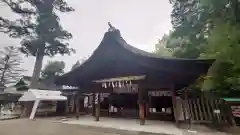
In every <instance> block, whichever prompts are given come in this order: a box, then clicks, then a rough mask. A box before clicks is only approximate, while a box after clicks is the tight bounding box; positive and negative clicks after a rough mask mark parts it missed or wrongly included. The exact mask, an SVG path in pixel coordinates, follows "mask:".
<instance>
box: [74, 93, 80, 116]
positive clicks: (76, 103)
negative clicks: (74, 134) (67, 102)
mask: <svg viewBox="0 0 240 135" xmlns="http://www.w3.org/2000/svg"><path fill="white" fill-rule="evenodd" d="M75 105H76V119H79V117H80V112H79V107H80V96H79V93H77V95H76V99H75Z"/></svg>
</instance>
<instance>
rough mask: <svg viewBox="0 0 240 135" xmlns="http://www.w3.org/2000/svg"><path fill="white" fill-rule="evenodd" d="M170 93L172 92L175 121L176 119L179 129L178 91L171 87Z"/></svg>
mask: <svg viewBox="0 0 240 135" xmlns="http://www.w3.org/2000/svg"><path fill="white" fill-rule="evenodd" d="M170 92H171V96H172V105H173V113H174V119H175V122H176V125H177V127H179V118H178V114H177V101H176V91H175V90H174V86H173V85H172V86H171V89H170Z"/></svg>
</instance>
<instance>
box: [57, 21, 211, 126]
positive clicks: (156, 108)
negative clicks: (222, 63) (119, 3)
mask: <svg viewBox="0 0 240 135" xmlns="http://www.w3.org/2000/svg"><path fill="white" fill-rule="evenodd" d="M213 61H214V60H212V59H181V58H168V57H159V56H158V55H155V54H153V53H149V52H145V51H143V50H140V49H137V48H135V47H133V46H131V45H129V44H128V43H127V42H126V41H125V40H124V39H123V37H122V36H121V33H120V31H119V30H118V29H116V28H115V27H113V26H112V25H111V24H109V29H108V31H107V32H106V33H105V34H104V37H103V39H102V41H101V42H100V45H99V46H98V47H97V49H96V50H95V51H94V52H93V54H92V55H91V56H90V57H89V58H88V59H87V60H86V61H85V62H83V63H82V64H81V65H80V66H78V67H76V68H74V69H73V70H71V71H70V72H68V73H66V74H64V75H62V76H60V77H58V78H57V79H56V81H55V83H56V84H57V85H62V86H68V87H74V88H75V91H76V95H75V96H73V97H72V98H74V99H75V100H74V102H75V103H74V105H75V106H76V107H75V109H74V111H73V112H75V114H76V115H77V116H78V115H80V113H81V112H83V111H85V112H87V113H90V114H92V115H93V116H94V117H95V120H96V121H99V120H101V116H102V117H121V118H132V119H139V120H140V124H141V125H144V124H145V120H148V119H151V120H162V121H174V122H176V123H177V124H178V123H179V121H181V120H182V119H187V117H188V116H187V115H184V116H183V115H182V112H184V111H185V108H184V107H182V102H181V96H180V94H179V92H178V91H179V90H181V89H183V88H185V87H187V86H189V85H190V84H192V83H194V82H195V81H196V79H198V78H199V77H200V76H201V75H204V74H206V73H207V71H208V69H209V67H210V66H211V64H212V63H213ZM183 117H184V118H183Z"/></svg>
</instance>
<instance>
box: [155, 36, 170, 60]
mask: <svg viewBox="0 0 240 135" xmlns="http://www.w3.org/2000/svg"><path fill="white" fill-rule="evenodd" d="M169 40H170V36H168V35H164V36H163V37H162V39H161V40H158V43H157V44H155V52H154V53H156V54H158V55H159V56H167V57H171V56H172V50H171V49H170V48H167V46H168V41H169Z"/></svg>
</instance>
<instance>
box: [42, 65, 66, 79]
mask: <svg viewBox="0 0 240 135" xmlns="http://www.w3.org/2000/svg"><path fill="white" fill-rule="evenodd" d="M64 68H65V63H64V62H63V61H49V62H48V63H47V65H46V66H45V67H44V69H43V71H42V79H48V78H53V77H56V76H59V75H62V74H63V73H64Z"/></svg>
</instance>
